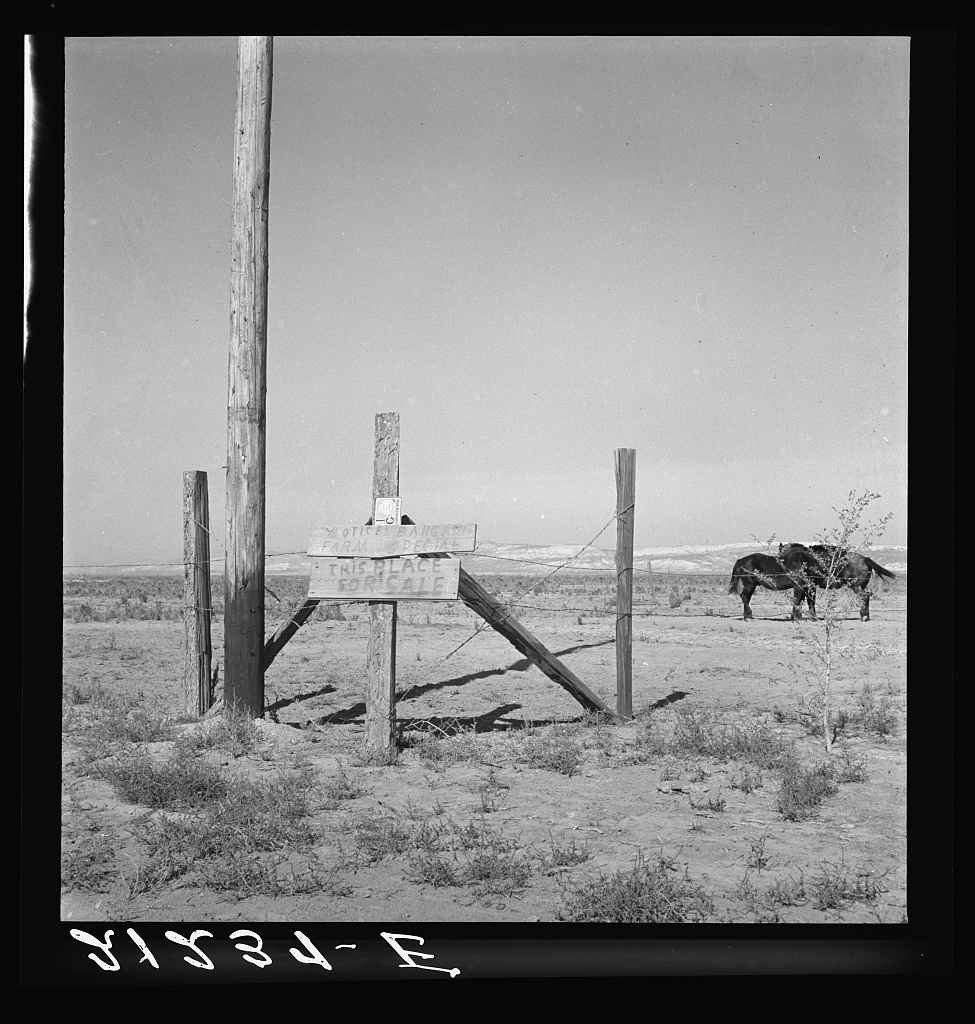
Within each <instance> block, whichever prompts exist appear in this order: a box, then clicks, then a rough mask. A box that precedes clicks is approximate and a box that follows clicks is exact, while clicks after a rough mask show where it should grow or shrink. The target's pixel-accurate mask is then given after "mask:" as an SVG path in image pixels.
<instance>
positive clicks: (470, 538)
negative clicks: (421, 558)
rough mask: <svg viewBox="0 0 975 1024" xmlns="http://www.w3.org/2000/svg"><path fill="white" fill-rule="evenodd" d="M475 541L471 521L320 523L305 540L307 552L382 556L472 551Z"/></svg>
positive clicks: (474, 532)
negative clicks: (424, 524) (331, 524)
mask: <svg viewBox="0 0 975 1024" xmlns="http://www.w3.org/2000/svg"><path fill="white" fill-rule="evenodd" d="M476 542H477V526H475V525H474V524H473V523H450V524H447V525H444V526H437V525H430V526H386V525H384V524H380V525H377V526H323V527H321V528H320V529H318V530H316V531H315V532H314V533H313V534H312V536H311V540H310V541H309V542H308V554H309V555H314V556H322V555H341V556H345V557H350V556H354V555H358V556H361V557H365V558H382V557H384V556H385V557H388V556H390V555H419V554H436V553H441V552H445V551H473V550H474V548H475V547H476Z"/></svg>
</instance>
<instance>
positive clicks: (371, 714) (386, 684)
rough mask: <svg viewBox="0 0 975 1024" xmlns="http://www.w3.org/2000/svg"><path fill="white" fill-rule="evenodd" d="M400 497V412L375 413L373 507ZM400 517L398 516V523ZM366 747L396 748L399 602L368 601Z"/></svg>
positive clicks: (378, 752)
mask: <svg viewBox="0 0 975 1024" xmlns="http://www.w3.org/2000/svg"><path fill="white" fill-rule="evenodd" d="M397 497H399V413H398V412H380V413H376V447H375V453H374V455H373V463H372V508H371V509H370V515H372V516H374V515H375V510H376V499H377V498H397ZM398 523H399V518H398V517H397V524H398ZM366 687H367V692H366V750H367V751H368V754H369V756H370V757H372V758H374V759H375V760H377V761H388V760H391V759H392V757H393V755H394V754H395V752H396V735H395V731H396V602H395V601H370V602H369V647H368V654H367V668H366Z"/></svg>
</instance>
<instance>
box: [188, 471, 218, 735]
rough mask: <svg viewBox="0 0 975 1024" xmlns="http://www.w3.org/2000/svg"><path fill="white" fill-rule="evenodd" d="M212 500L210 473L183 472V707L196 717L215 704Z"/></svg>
mask: <svg viewBox="0 0 975 1024" xmlns="http://www.w3.org/2000/svg"><path fill="white" fill-rule="evenodd" d="M211 608H212V605H211V604H210V502H209V496H208V493H207V475H206V473H204V472H203V471H202V470H199V469H196V470H190V471H189V472H186V473H184V474H183V624H184V633H185V638H186V655H185V663H184V666H183V710H184V711H185V712H186V714H187V715H192V716H194V717H196V718H198V717H200V716H201V715H203V714H205V713H206V712H207V711H209V710H210V704H211V703H212V700H211V697H212V693H211V689H210V686H211V683H210V665H211V662H212V661H213V648H212V647H211V645H210V615H211V611H210V609H211Z"/></svg>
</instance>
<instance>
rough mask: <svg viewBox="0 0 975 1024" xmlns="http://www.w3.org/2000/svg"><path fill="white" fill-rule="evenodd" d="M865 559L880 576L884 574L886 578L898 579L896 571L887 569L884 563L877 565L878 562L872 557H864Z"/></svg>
mask: <svg viewBox="0 0 975 1024" xmlns="http://www.w3.org/2000/svg"><path fill="white" fill-rule="evenodd" d="M863 560H864V561H865V562H866V563H867V565H869V566H870V568H871V569H873V571H874V572H875V573H876V574H877V575H878V576H882V577H883V578H884V579H888V580H894V579H897V577H896V576H895V575H894V573H892V572H891V571H890V569H885V568H884V567H883V566H882V565H877V563H876V562H875V561H874V560H873V559H872V558H866V557H864V559H863Z"/></svg>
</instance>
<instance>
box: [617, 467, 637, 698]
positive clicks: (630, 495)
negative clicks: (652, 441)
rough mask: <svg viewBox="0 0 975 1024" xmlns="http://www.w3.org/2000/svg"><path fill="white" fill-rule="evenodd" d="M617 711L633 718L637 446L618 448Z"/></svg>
mask: <svg viewBox="0 0 975 1024" xmlns="http://www.w3.org/2000/svg"><path fill="white" fill-rule="evenodd" d="M615 462H616V710H617V712H618V714H619V715H621V716H622V717H624V718H632V717H633V506H634V501H635V497H636V449H635V448H617V449H616V459H615Z"/></svg>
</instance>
